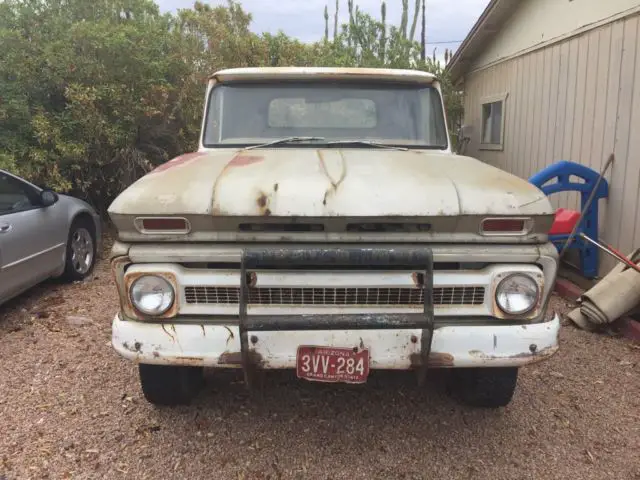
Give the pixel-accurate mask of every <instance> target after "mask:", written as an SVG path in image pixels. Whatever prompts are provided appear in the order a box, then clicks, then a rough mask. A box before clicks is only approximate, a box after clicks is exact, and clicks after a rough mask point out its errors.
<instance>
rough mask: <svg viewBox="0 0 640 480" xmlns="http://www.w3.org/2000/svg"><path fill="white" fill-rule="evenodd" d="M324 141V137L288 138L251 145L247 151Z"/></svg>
mask: <svg viewBox="0 0 640 480" xmlns="http://www.w3.org/2000/svg"><path fill="white" fill-rule="evenodd" d="M322 140H324V137H286V138H278V139H276V140H272V141H270V142H266V143H261V144H259V145H251V146H249V147H247V148H245V150H251V149H253V148H264V147H270V146H272V145H283V144H286V143H299V142H321V141H322Z"/></svg>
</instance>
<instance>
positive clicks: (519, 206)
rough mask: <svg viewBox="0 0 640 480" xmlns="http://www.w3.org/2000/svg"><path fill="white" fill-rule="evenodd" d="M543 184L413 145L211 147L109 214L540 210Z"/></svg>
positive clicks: (171, 166)
mask: <svg viewBox="0 0 640 480" xmlns="http://www.w3.org/2000/svg"><path fill="white" fill-rule="evenodd" d="M552 213H553V209H552V207H551V205H550V203H549V201H548V200H547V198H546V196H545V195H544V193H543V192H541V191H540V190H539V189H538V188H536V187H535V186H533V185H531V184H530V183H528V182H527V181H525V180H523V179H521V178H519V177H516V176H514V175H511V174H509V173H507V172H505V171H502V170H499V169H497V168H494V167H492V166H490V165H487V164H484V163H482V162H480V161H478V160H476V159H473V158H470V157H465V156H459V155H452V154H446V153H435V152H432V151H423V150H409V151H400V150H383V149H363V148H345V149H335V148H328V149H312V148H272V149H262V148H261V149H252V150H237V149H233V150H231V149H220V150H214V151H207V152H195V153H190V154H186V155H182V156H180V157H177V158H175V159H173V160H171V161H169V162H167V163H165V164H163V165H161V166H160V167H158V168H156V169H155V170H154V171H152V172H150V173H149V174H147V175H146V176H144V177H143V178H141V179H139V180H138V181H137V182H135V183H134V184H132V185H131V186H129V187H128V188H127V189H126V190H125V191H123V192H122V193H121V194H120V195H119V196H118V198H116V200H115V201H114V202H113V203H112V204H111V206H110V207H109V214H110V215H112V216H113V215H115V216H117V215H185V216H188V215H210V216H234V217H256V216H276V217H316V218H317V217H352V218H353V217H441V216H446V217H451V216H460V215H485V216H486V215H498V216H501V215H510V216H511V215H527V216H536V215H550V214H552Z"/></svg>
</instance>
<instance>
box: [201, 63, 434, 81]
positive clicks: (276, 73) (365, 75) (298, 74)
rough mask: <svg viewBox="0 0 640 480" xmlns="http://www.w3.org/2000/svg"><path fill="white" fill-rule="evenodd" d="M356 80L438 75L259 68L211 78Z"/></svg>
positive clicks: (230, 71) (376, 70)
mask: <svg viewBox="0 0 640 480" xmlns="http://www.w3.org/2000/svg"><path fill="white" fill-rule="evenodd" d="M311 77H313V78H318V79H338V80H346V79H354V78H359V79H363V80H367V79H368V80H391V81H394V80H395V81H402V82H410V83H419V84H426V85H429V84H431V83H432V82H433V81H434V80H435V79H436V76H435V75H433V74H431V73H427V72H422V71H420V70H403V69H392V68H334V67H259V68H230V69H225V70H219V71H217V72H215V73H214V74H213V75H211V76H210V77H209V79H210V80H215V81H217V82H229V81H250V80H283V79H286V80H308V79H309V78H311Z"/></svg>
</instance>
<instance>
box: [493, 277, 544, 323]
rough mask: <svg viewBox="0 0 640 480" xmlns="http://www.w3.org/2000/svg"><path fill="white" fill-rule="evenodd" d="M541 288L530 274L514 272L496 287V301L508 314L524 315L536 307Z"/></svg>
mask: <svg viewBox="0 0 640 480" xmlns="http://www.w3.org/2000/svg"><path fill="white" fill-rule="evenodd" d="M539 297H540V288H539V287H538V284H537V283H536V281H535V280H534V279H533V278H531V277H530V276H529V275H526V274H523V273H514V274H511V275H509V276H508V277H506V278H504V279H503V280H502V281H501V282H500V283H499V284H498V288H496V303H497V304H498V307H500V310H502V311H503V312H504V313H506V314H508V315H522V314H525V313H527V312H530V311H531V310H533V309H534V308H535V306H536V305H537V303H538V299H539Z"/></svg>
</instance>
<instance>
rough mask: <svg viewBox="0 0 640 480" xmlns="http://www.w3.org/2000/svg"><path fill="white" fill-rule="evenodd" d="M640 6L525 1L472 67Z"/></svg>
mask: <svg viewBox="0 0 640 480" xmlns="http://www.w3.org/2000/svg"><path fill="white" fill-rule="evenodd" d="M638 9H640V2H639V1H638V0H529V1H521V2H520V5H519V6H518V8H517V9H516V11H515V12H514V13H513V15H512V16H511V18H510V19H509V20H508V22H507V23H506V24H505V25H504V26H502V28H501V29H500V31H499V32H497V34H496V36H495V37H494V40H493V41H492V42H491V45H489V46H488V47H487V48H485V49H484V50H483V51H482V53H481V54H480V55H479V56H478V57H477V59H476V60H475V61H474V63H473V66H472V70H475V69H478V68H482V67H484V66H487V65H490V64H492V63H494V62H496V61H499V60H501V59H505V58H508V57H510V56H513V55H516V54H518V53H519V52H523V51H526V50H527V49H530V48H532V47H535V46H536V45H540V44H544V43H545V42H550V41H553V40H554V39H561V38H563V37H564V36H566V35H570V34H571V33H573V32H576V31H579V30H580V29H583V28H588V26H590V25H594V24H597V23H598V22H602V21H607V19H613V18H615V17H616V16H620V15H624V14H625V13H628V12H630V11H633V10H638Z"/></svg>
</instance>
